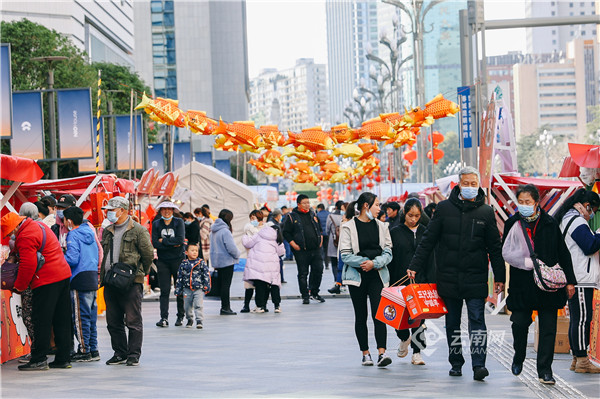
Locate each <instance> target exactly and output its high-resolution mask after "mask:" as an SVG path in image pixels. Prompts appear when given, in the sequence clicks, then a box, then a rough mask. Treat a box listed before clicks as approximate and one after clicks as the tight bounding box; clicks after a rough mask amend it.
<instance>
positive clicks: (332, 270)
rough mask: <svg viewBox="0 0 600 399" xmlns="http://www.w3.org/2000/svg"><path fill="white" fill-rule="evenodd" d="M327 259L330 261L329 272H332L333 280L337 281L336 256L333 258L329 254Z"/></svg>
mask: <svg viewBox="0 0 600 399" xmlns="http://www.w3.org/2000/svg"><path fill="white" fill-rule="evenodd" d="M329 260H330V261H331V272H332V273H333V281H337V275H338V258H337V256H336V257H335V258H334V257H333V256H330V257H329Z"/></svg>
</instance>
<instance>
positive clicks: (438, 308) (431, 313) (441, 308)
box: [402, 283, 448, 320]
mask: <svg viewBox="0 0 600 399" xmlns="http://www.w3.org/2000/svg"><path fill="white" fill-rule="evenodd" d="M402 295H403V296H404V299H405V301H406V308H407V309H408V312H409V314H410V317H411V318H413V319H418V320H420V319H437V318H438V317H442V316H443V315H445V314H446V313H448V310H447V309H446V304H445V303H444V301H443V300H442V298H440V296H439V295H438V292H437V285H436V284H427V283H426V284H409V285H407V286H406V287H405V288H403V289H402Z"/></svg>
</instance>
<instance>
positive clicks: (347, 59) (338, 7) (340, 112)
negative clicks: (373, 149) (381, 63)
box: [325, 0, 379, 124]
mask: <svg viewBox="0 0 600 399" xmlns="http://www.w3.org/2000/svg"><path fill="white" fill-rule="evenodd" d="M325 9H326V16H327V67H328V75H329V101H330V108H329V112H330V115H331V123H332V124H336V123H340V122H343V121H345V117H344V109H345V108H346V105H347V104H348V102H352V98H353V90H354V88H355V87H357V86H358V85H359V84H360V83H361V79H362V82H363V83H364V84H365V86H367V87H370V85H371V83H370V79H369V62H368V60H367V58H366V55H367V49H368V48H371V49H373V51H374V52H375V54H377V49H378V37H379V32H378V24H377V13H378V11H377V10H378V3H377V2H376V1H373V0H351V1H338V0H327V1H326V3H325Z"/></svg>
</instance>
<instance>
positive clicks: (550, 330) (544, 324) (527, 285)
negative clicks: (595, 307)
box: [502, 184, 577, 385]
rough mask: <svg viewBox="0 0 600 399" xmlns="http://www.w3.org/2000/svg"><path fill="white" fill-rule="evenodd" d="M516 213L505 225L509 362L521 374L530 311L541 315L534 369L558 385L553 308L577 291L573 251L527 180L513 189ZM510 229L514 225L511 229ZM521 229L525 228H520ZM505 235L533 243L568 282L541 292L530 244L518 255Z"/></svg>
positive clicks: (541, 257) (541, 378) (542, 258)
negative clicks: (511, 352) (554, 364)
mask: <svg viewBox="0 0 600 399" xmlns="http://www.w3.org/2000/svg"><path fill="white" fill-rule="evenodd" d="M517 201H518V204H517V205H518V212H517V213H515V214H514V215H513V216H511V217H510V218H509V219H508V220H507V221H506V223H505V225H504V234H503V236H502V239H503V243H502V245H503V248H502V254H503V256H504V258H506V259H507V261H508V262H509V263H510V285H509V288H508V297H507V298H506V305H507V307H508V309H509V310H510V311H511V312H512V314H511V316H510V321H511V322H512V334H513V347H514V349H515V354H514V357H513V362H512V366H511V371H512V373H513V374H514V375H519V374H521V371H522V370H523V362H524V361H525V355H526V351H527V335H528V331H529V326H530V325H531V322H532V319H531V315H532V313H533V311H534V310H537V312H538V318H539V344H538V353H537V373H538V378H539V381H540V382H541V383H542V384H550V385H553V384H555V383H556V381H555V380H554V377H553V376H552V360H553V358H554V341H555V339H556V321H557V311H558V309H562V308H563V307H564V306H565V304H566V302H567V297H569V298H570V297H572V296H573V294H574V292H575V287H574V284H576V283H577V281H576V280H575V275H574V274H573V264H572V263H571V254H570V253H569V250H568V249H567V246H566V245H565V241H564V239H563V237H562V232H561V231H560V228H559V226H558V223H557V222H556V220H554V219H553V218H552V217H551V216H550V215H548V214H547V213H546V211H544V210H543V209H542V208H541V207H540V206H539V205H540V193H539V191H538V189H537V188H536V187H535V186H534V185H532V184H527V185H524V186H519V187H518V188H517ZM511 229H516V230H514V231H511ZM523 229H525V232H526V233H525V232H523ZM509 234H511V235H514V236H515V237H517V238H519V239H521V238H522V239H523V240H525V241H524V242H525V243H527V240H529V242H530V243H531V246H532V248H533V250H534V251H535V255H536V258H537V259H538V260H539V261H541V262H543V263H544V264H546V265H548V266H554V265H556V264H558V265H560V267H561V268H562V269H563V270H564V272H565V275H566V277H567V286H566V287H565V288H563V289H559V290H558V291H555V292H549V291H543V290H541V289H540V288H538V286H537V285H536V283H535V282H534V277H533V273H534V272H535V271H534V268H535V267H536V266H535V265H534V264H533V260H532V259H531V258H530V256H529V255H530V254H529V249H528V245H527V244H526V245H524V246H521V247H523V250H521V251H520V252H521V253H519V254H517V253H516V252H517V246H516V245H513V247H514V248H512V247H511V245H510V243H513V242H515V240H513V239H512V238H511V237H509ZM507 243H508V244H507Z"/></svg>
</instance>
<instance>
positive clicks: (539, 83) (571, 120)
mask: <svg viewBox="0 0 600 399" xmlns="http://www.w3.org/2000/svg"><path fill="white" fill-rule="evenodd" d="M596 48H597V44H596V41H595V40H592V39H589V40H584V39H576V40H574V41H572V42H569V43H568V44H567V54H566V55H567V56H566V58H563V59H561V60H559V61H557V62H546V63H540V64H516V65H515V66H514V69H513V71H514V87H515V93H514V99H515V130H516V134H517V137H519V136H520V135H528V134H532V133H535V132H536V130H537V129H539V128H540V127H542V126H549V132H550V133H552V134H553V135H562V136H565V137H567V138H568V139H570V140H575V141H578V142H581V141H584V140H585V135H586V123H587V122H588V121H589V120H590V118H591V117H592V115H590V113H589V112H588V106H593V105H597V103H598V73H597V71H598V55H597V53H596V51H597V50H596Z"/></svg>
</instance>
